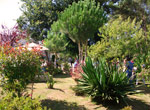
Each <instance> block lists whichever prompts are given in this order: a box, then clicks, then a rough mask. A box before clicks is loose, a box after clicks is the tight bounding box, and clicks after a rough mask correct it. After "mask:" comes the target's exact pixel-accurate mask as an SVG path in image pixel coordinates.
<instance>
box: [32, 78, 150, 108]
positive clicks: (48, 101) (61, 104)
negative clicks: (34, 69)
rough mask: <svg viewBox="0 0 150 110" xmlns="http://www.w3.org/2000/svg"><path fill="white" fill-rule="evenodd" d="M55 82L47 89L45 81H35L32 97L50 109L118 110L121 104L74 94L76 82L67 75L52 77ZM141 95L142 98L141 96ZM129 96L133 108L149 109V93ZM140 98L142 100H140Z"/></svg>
mask: <svg viewBox="0 0 150 110" xmlns="http://www.w3.org/2000/svg"><path fill="white" fill-rule="evenodd" d="M54 79H55V81H56V84H55V85H54V89H48V88H47V85H46V83H35V85H34V95H33V96H34V97H37V96H40V98H41V100H42V104H43V105H44V106H47V107H48V108H51V109H52V110H119V109H120V108H123V106H120V105H119V106H117V107H116V106H113V105H111V106H108V105H106V106H105V107H104V106H102V105H96V104H94V103H93V102H91V100H90V98H89V97H82V96H76V95H75V93H74V91H73V90H72V89H71V87H73V86H74V85H76V82H75V81H74V80H73V79H72V78H71V77H69V76H68V75H59V76H57V77H56V78H54ZM141 95H142V97H144V98H142V99H140V98H141ZM141 95H140V96H138V95H134V96H133V95H131V96H129V97H130V98H131V99H132V100H128V102H129V105H131V106H132V107H133V110H141V108H144V109H143V110H150V95H149V94H141ZM141 100H142V101H141Z"/></svg>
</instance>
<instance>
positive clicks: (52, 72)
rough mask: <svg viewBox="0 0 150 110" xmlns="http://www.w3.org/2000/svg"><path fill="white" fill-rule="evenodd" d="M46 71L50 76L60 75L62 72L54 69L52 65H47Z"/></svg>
mask: <svg viewBox="0 0 150 110" xmlns="http://www.w3.org/2000/svg"><path fill="white" fill-rule="evenodd" d="M46 71H47V72H49V73H50V74H51V75H56V74H62V73H63V71H62V70H61V69H60V68H56V67H55V66H54V64H53V63H48V65H47V68H46Z"/></svg>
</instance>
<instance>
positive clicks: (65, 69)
mask: <svg viewBox="0 0 150 110" xmlns="http://www.w3.org/2000/svg"><path fill="white" fill-rule="evenodd" d="M69 69H70V66H69V64H68V63H67V62H66V63H64V68H63V70H64V72H65V73H69V72H70V71H69Z"/></svg>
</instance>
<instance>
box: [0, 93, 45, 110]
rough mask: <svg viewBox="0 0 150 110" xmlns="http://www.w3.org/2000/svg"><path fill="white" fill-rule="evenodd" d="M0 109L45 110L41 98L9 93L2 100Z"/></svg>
mask: <svg viewBox="0 0 150 110" xmlns="http://www.w3.org/2000/svg"><path fill="white" fill-rule="evenodd" d="M0 110H43V109H42V106H41V103H40V101H39V99H34V100H32V99H31V98H30V97H23V96H22V97H15V96H14V94H13V93H9V94H8V95H6V96H5V97H3V98H2V99H1V100H0Z"/></svg>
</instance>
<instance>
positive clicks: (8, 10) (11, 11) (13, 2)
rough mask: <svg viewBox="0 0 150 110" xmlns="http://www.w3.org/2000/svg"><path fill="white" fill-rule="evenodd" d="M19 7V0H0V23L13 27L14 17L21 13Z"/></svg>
mask: <svg viewBox="0 0 150 110" xmlns="http://www.w3.org/2000/svg"><path fill="white" fill-rule="evenodd" d="M20 7H21V1H20V0H0V25H2V24H3V25H6V26H7V27H8V28H11V27H13V26H14V25H15V24H16V19H17V18H18V17H19V16H20V15H21V11H20V9H19V8H20Z"/></svg>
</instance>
